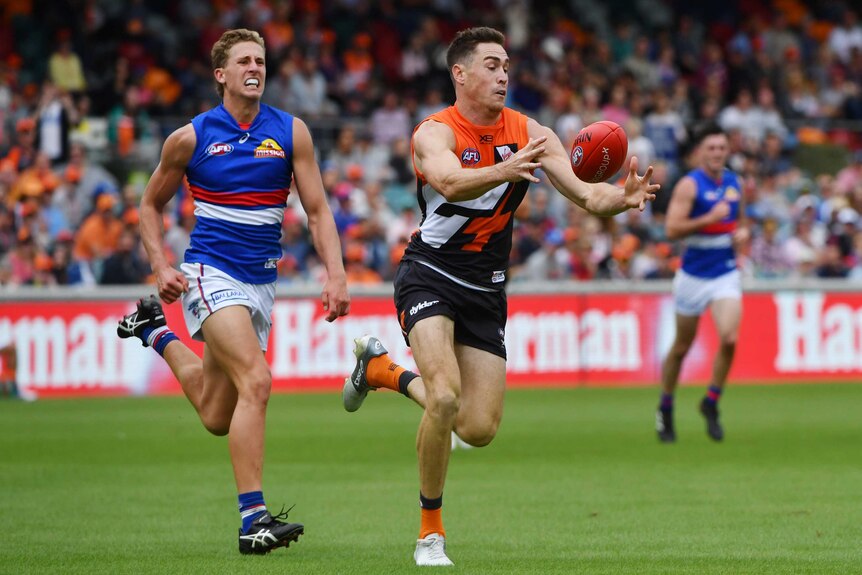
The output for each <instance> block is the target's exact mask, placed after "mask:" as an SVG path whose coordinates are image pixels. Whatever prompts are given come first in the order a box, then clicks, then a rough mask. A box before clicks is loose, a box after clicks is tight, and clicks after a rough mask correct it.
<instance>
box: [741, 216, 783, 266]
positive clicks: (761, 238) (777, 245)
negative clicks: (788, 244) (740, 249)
mask: <svg viewBox="0 0 862 575" xmlns="http://www.w3.org/2000/svg"><path fill="white" fill-rule="evenodd" d="M761 231H762V234H760V235H758V236H757V237H755V238H754V239H753V240H752V242H751V254H750V257H751V261H752V263H754V266H755V277H757V278H764V279H776V278H785V277H787V276H788V275H790V272H791V269H792V262H791V261H790V260H789V259H788V257H787V252H786V250H785V247H784V245H783V243H782V242H781V240H780V239H779V237H778V221H777V220H775V219H773V218H766V219H765V220H763V222H762V224H761Z"/></svg>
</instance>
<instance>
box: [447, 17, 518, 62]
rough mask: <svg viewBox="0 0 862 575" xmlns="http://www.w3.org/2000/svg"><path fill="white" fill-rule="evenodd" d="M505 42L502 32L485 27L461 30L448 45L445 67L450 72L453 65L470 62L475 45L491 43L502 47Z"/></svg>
mask: <svg viewBox="0 0 862 575" xmlns="http://www.w3.org/2000/svg"><path fill="white" fill-rule="evenodd" d="M505 42H506V37H505V36H503V33H502V32H500V31H499V30H495V29H494V28H488V27H487V26H477V27H475V28H467V29H466V30H461V31H460V32H458V33H457V34H455V38H454V39H453V40H452V43H451V44H449V49H448V50H446V65H447V66H448V67H449V71H450V72H451V71H452V66H454V65H455V64H464V63H467V62H469V61H470V59H471V58H472V57H473V50H475V49H476V45H477V44H484V43H492V44H499V45H500V46H503V45H504V44H505Z"/></svg>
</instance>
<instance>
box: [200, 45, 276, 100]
mask: <svg viewBox="0 0 862 575" xmlns="http://www.w3.org/2000/svg"><path fill="white" fill-rule="evenodd" d="M241 42H254V43H255V44H257V45H258V46H260V47H261V48H263V49H264V51H265V50H266V45H265V44H264V42H263V38H262V37H261V35H260V34H258V33H257V32H255V31H254V30H247V29H246V28H237V29H235V30H228V31H226V32H225V33H224V34H222V35H221V38H219V39H218V41H217V42H216V43H215V44H213V47H212V51H210V59H211V60H212V66H213V70H215V69H216V68H224V67H225V65H226V64H227V54H228V52H230V49H231V48H233V47H234V46H235V45H237V44H239V43H241ZM216 92H218V95H219V97H220V98H223V97H224V86H222V85H221V84H219V83H218V82H216Z"/></svg>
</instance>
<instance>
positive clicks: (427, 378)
mask: <svg viewBox="0 0 862 575" xmlns="http://www.w3.org/2000/svg"><path fill="white" fill-rule="evenodd" d="M504 42H505V38H504V37H503V34H501V33H500V32H498V31H497V30H494V29H492V28H484V27H480V28H470V29H467V30H463V31H461V32H459V33H458V34H457V35H456V36H455V39H454V40H453V41H452V43H451V44H450V46H449V49H448V52H447V64H448V66H449V70H450V72H451V77H452V82H453V83H454V85H455V96H456V99H455V105H454V106H451V107H449V108H447V109H445V110H443V111H441V112H438V113H435V114H432V115H431V116H429V117H428V118H426V119H425V120H424V121H422V122H421V123H420V124H419V126H417V128H416V129H415V131H414V133H413V141H412V147H413V165H414V169H415V171H416V177H417V197H418V201H419V206H420V208H421V210H422V223H421V226H420V229H419V230H418V231H417V232H416V233H414V235H413V237H412V238H411V240H410V244H409V246H408V247H407V249H406V251H405V253H404V256H403V258H402V260H401V264H400V266H399V268H398V271H397V273H396V275H395V306H396V309H397V312H398V319H399V321H400V323H401V328H402V330H403V332H404V337H405V338H406V339H407V342H408V344H409V345H410V347H411V348H412V351H413V357H414V358H415V360H416V365H417V366H418V367H419V371H420V372H421V374H422V376H421V377H420V376H419V375H417V374H415V373H413V372H410V371H407V370H405V369H404V368H403V367H401V366H399V365H397V364H395V363H393V362H392V361H391V360H390V358H389V356H388V354H387V353H386V349H385V348H384V347H383V345H382V344H381V342H380V341H379V340H377V338H375V337H372V336H364V337H362V338H359V339H357V340H356V342H357V345H356V349H355V351H354V353H355V354H356V357H357V363H356V367H355V369H354V371H353V374H352V375H351V376H350V377H348V378H347V379H346V380H345V384H344V392H343V399H344V406H345V408H346V409H347V410H348V411H355V410H356V409H358V408H359V406H360V405H361V403H362V401H363V400H364V399H365V397H366V395H367V393H368V391H369V390H374V389H377V388H380V387H387V388H390V389H393V390H396V391H400V392H401V393H403V394H404V395H407V396H408V397H410V398H411V399H413V400H414V401H416V402H417V403H418V404H419V405H421V406H422V407H423V408H424V409H425V413H424V415H423V417H422V421H421V423H420V425H419V433H418V437H417V451H418V455H419V501H420V504H421V515H422V522H421V528H420V532H419V540H418V541H417V544H416V550H415V552H414V560H415V561H416V564H417V565H452V562H451V560H450V559H449V558H448V556H447V555H446V550H445V536H446V534H445V530H444V528H443V520H442V516H441V509H442V504H443V485H444V482H445V478H446V470H447V467H448V463H449V453H450V436H451V433H452V432H453V431H454V432H455V433H456V434H457V435H458V436H459V437H460V438H461V439H462V440H463V441H465V442H466V443H468V444H470V445H473V446H484V445H487V444H489V443H490V442H491V440H492V439H493V438H494V435H495V434H496V433H497V428H498V426H499V425H500V419H501V417H502V414H503V395H504V390H505V385H506V347H505V331H504V329H505V326H506V293H505V291H504V286H505V283H506V273H507V271H508V258H509V251H510V248H511V245H512V225H513V224H512V220H513V214H514V211H515V209H516V208H517V207H518V205H519V204H520V203H521V201H522V200H523V198H524V195H525V194H526V191H527V187H528V186H529V184H530V182H539V181H540V180H539V178H538V177H537V176H536V175H534V173H533V172H534V171H535V170H537V169H539V168H541V169H542V171H543V172H544V174H545V175H546V176H547V178H548V180H549V181H550V182H551V184H552V185H553V186H554V187H555V188H556V189H557V190H558V191H559V192H560V193H561V194H562V195H563V196H565V197H566V198H568V199H569V200H570V201H572V202H574V203H576V204H577V205H579V206H581V207H582V208H584V209H586V210H587V211H589V212H590V213H593V214H596V215H600V216H612V215H614V214H618V213H620V212H623V211H625V210H627V209H631V208H638V209H641V210H643V209H644V207H645V206H646V203H647V202H649V201H651V200H653V199H654V198H655V192H656V191H657V190H658V188H659V186H658V185H656V184H651V183H650V176H651V174H652V167H650V168H648V169H647V170H646V173H645V174H644V176H642V177H641V176H638V175H637V159H636V158H633V159H632V161H631V168H630V171H629V174H628V177H627V179H626V181H625V185H624V187H616V186H613V185H610V184H604V183H599V184H588V183H586V182H583V181H581V180H579V179H578V178H577V177H576V176H575V174H574V172H573V171H572V168H571V163H570V161H569V156H568V154H567V153H566V150H565V149H564V148H563V145H562V143H561V142H560V139H559V138H558V137H557V136H556V135H555V134H554V133H553V131H551V130H550V129H549V128H547V127H545V126H542V125H541V124H539V123H538V122H536V121H535V120H533V119H531V118H528V117H527V116H525V115H523V114H520V113H518V112H516V111H514V110H512V109H510V108H507V107H506V105H505V102H506V94H507V90H508V87H509V56H508V54H507V53H506V50H505V48H504V47H503V46H504Z"/></svg>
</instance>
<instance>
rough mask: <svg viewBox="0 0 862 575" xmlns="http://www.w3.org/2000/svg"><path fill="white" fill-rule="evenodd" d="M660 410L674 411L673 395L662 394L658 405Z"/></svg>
mask: <svg viewBox="0 0 862 575" xmlns="http://www.w3.org/2000/svg"><path fill="white" fill-rule="evenodd" d="M658 407H659V409H662V410H664V411H670V410H672V409H673V394H672V393H662V394H661V401H660V402H659V404H658Z"/></svg>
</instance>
